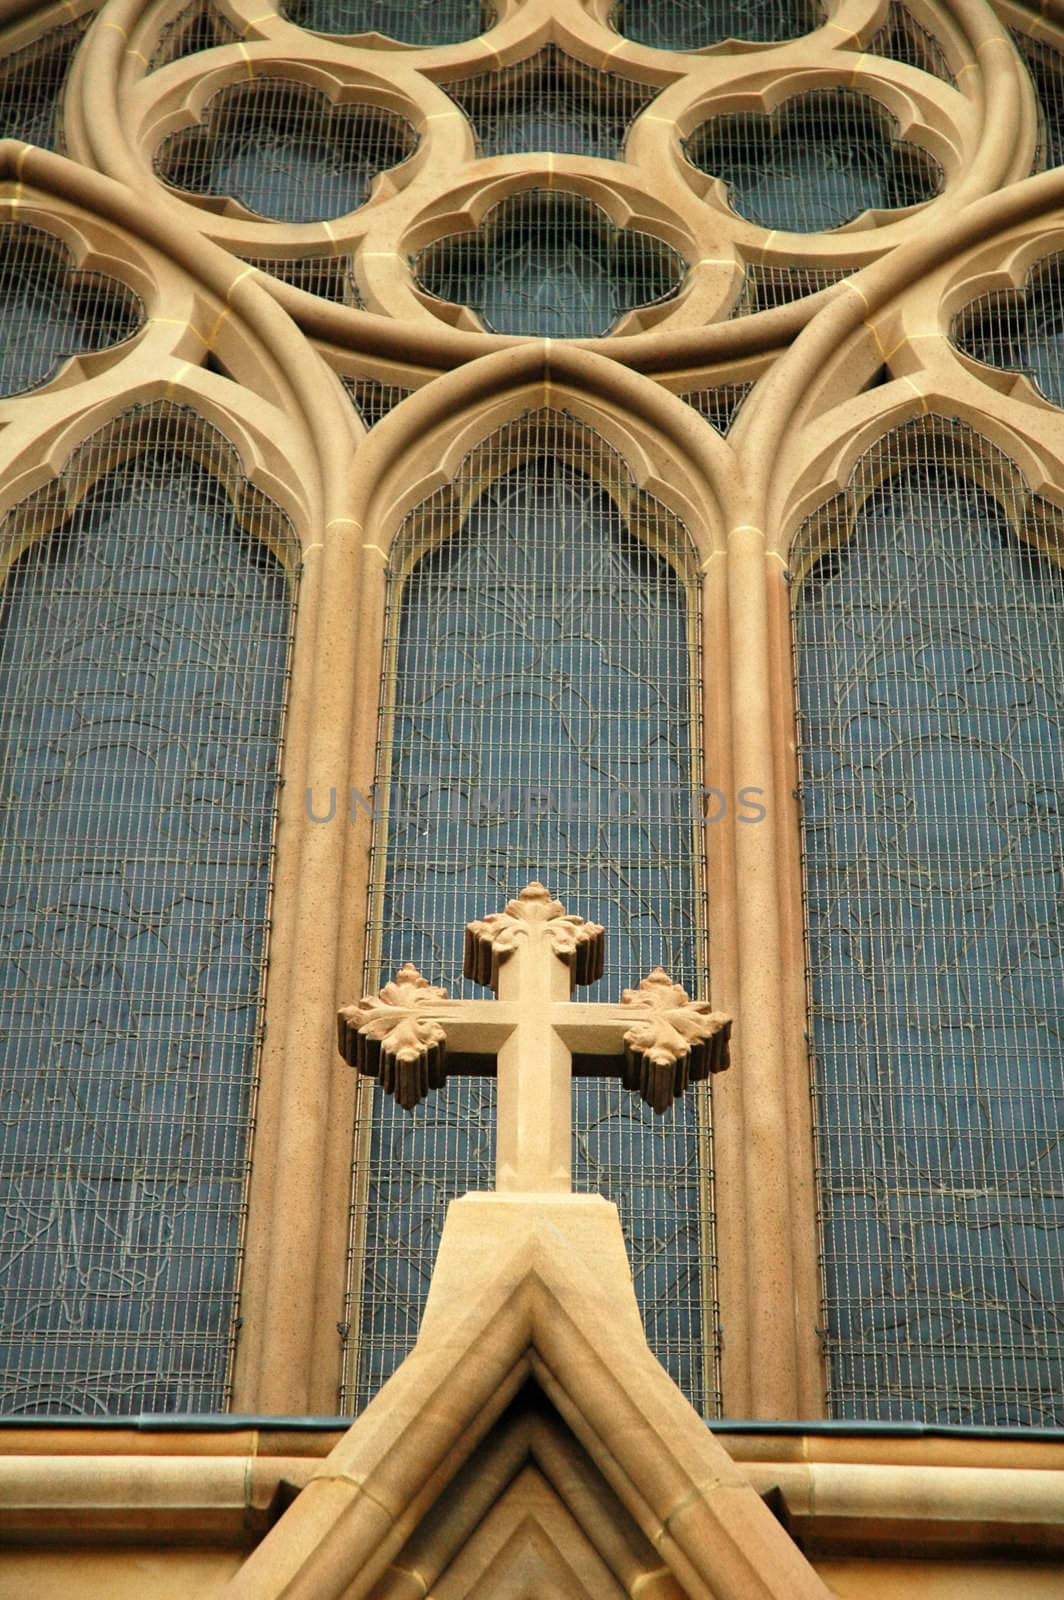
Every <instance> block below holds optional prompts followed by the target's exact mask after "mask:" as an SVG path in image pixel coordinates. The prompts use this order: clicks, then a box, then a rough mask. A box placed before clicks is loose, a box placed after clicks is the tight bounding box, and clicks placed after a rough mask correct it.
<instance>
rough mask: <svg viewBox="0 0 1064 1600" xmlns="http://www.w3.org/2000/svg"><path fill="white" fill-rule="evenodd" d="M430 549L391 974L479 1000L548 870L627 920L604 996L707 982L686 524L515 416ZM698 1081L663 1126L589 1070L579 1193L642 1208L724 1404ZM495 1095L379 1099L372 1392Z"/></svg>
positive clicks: (409, 679) (426, 517)
mask: <svg viewBox="0 0 1064 1600" xmlns="http://www.w3.org/2000/svg"><path fill="white" fill-rule="evenodd" d="M463 506H469V508H470V509H469V511H468V514H467V515H465V516H464V517H463V515H462V510H461V508H462V507H463ZM622 507H623V508H624V510H623V511H622V509H621V508H622ZM441 539H442V540H444V541H445V542H443V543H440V541H441ZM644 541H645V542H644ZM648 546H649V547H650V548H648ZM652 549H657V550H659V551H662V552H664V551H665V550H668V551H669V552H670V553H671V554H672V556H673V559H674V560H675V561H676V562H677V565H678V568H679V570H677V568H676V567H674V566H672V565H671V564H670V563H669V561H668V560H666V559H665V556H664V554H658V555H656V554H652ZM421 550H424V551H425V552H426V553H425V554H423V555H421V557H420V559H419V560H418V561H417V564H416V565H415V566H414V567H413V569H412V571H411V574H410V577H409V578H408V579H407V581H406V584H405V586H404V587H403V588H402V591H401V593H397V594H396V595H395V596H394V600H393V605H394V606H395V608H396V610H395V621H394V622H393V624H392V626H393V628H397V630H398V641H397V646H396V648H397V656H396V664H395V676H394V681H391V680H389V681H388V682H387V683H386V686H385V710H384V714H383V722H382V727H383V730H384V737H385V744H384V745H383V746H382V766H381V769H380V770H381V781H382V784H383V785H386V786H387V793H388V796H389V799H388V808H387V823H386V825H385V823H384V821H383V820H382V821H381V823H380V824H379V826H378V832H377V840H376V845H375V857H376V868H375V871H376V874H377V881H378V882H381V881H382V879H383V906H382V909H381V911H380V913H379V916H378V917H376V918H375V920H374V922H373V923H372V925H371V929H370V934H371V940H372V941H373V942H374V943H375V946H376V948H377V950H378V951H379V973H380V975H381V977H383V978H387V977H391V976H392V975H393V974H394V973H395V972H396V971H397V970H398V969H399V967H400V966H402V964H403V963H404V962H405V961H408V960H409V961H412V962H413V963H414V964H415V965H416V966H417V968H418V969H419V971H420V972H422V973H423V974H424V975H425V977H427V978H428V979H429V981H430V982H431V983H434V984H443V985H445V986H446V987H447V988H448V989H449V990H450V992H451V993H452V994H456V993H463V992H464V993H469V994H474V993H480V991H478V990H476V989H474V988H473V986H472V985H470V984H466V983H464V981H463V979H462V976H461V952H462V929H463V927H464V925H465V923H466V922H467V921H469V920H471V919H473V918H475V917H478V916H481V915H483V914H484V913H486V912H488V911H492V910H501V909H502V907H503V906H504V905H505V904H506V902H507V900H508V899H510V898H511V895H512V892H513V886H514V885H515V884H523V883H526V882H528V881H529V880H530V879H534V878H538V879H540V880H542V881H544V882H546V883H547V884H548V885H549V887H550V888H551V890H552V892H553V893H555V894H556V895H557V896H558V898H560V899H561V900H562V901H563V902H564V903H565V905H566V906H567V908H568V909H569V910H571V911H574V912H577V913H578V914H579V915H581V916H584V917H587V918H589V919H590V920H592V921H595V922H599V923H602V924H603V925H604V926H605V927H606V929H607V945H606V950H607V969H606V976H605V978H604V980H603V981H602V983H601V984H600V985H599V986H598V987H597V989H596V991H594V995H593V997H595V998H600V999H611V998H612V999H618V998H619V997H620V991H621V988H622V987H623V986H624V985H628V984H630V983H632V982H633V976H634V975H635V974H639V975H640V976H642V975H643V974H645V973H646V972H649V971H650V970H651V968H653V967H654V966H655V965H657V964H658V963H659V962H660V963H661V964H662V965H663V966H665V967H666V968H667V970H668V971H669V972H670V974H671V975H672V976H673V977H675V978H676V979H677V981H679V982H681V983H683V984H684V986H685V987H686V988H687V989H688V991H689V992H696V991H697V992H700V993H701V992H704V987H705V972H704V949H703V945H702V939H701V935H700V933H699V932H698V931H697V919H696V914H695V904H696V896H697V894H698V892H699V876H698V873H697V871H696V862H697V860H698V851H697V844H698V840H697V835H696V831H695V829H696V825H697V821H698V816H697V811H698V798H697V793H696V790H695V788H694V773H695V766H694V763H695V755H694V752H695V751H696V750H697V749H698V748H699V745H698V723H697V702H696V701H695V700H694V699H693V698H692V694H691V688H692V672H693V667H694V666H695V665H696V663H695V662H694V661H693V660H692V653H693V652H692V644H691V640H690V636H689V626H690V625H689V619H688V605H689V603H691V604H693V601H690V602H689V599H688V594H689V592H690V586H691V585H693V581H694V574H693V572H692V570H691V567H692V562H691V552H690V549H689V547H688V544H687V540H686V535H685V534H684V533H683V531H682V529H681V528H680V527H679V526H678V525H677V523H676V521H675V519H674V518H673V517H672V516H671V515H670V514H669V513H668V512H666V511H665V510H664V508H663V507H661V506H660V505H658V504H657V503H656V502H654V501H650V500H647V499H645V498H644V497H642V496H640V495H639V494H638V493H637V492H636V491H635V488H634V485H633V484H632V483H631V482H630V480H629V479H628V477H627V473H626V470H625V469H624V468H623V466H622V465H621V463H620V462H619V461H618V460H617V458H616V457H613V456H612V455H611V454H610V453H609V452H607V451H606V450H605V449H604V447H602V446H601V445H600V443H599V441H597V440H596V439H595V438H594V436H593V435H591V434H590V433H589V432H588V431H587V430H585V429H583V428H581V427H579V426H578V425H577V424H575V423H572V422H569V421H568V420H567V419H565V418H563V417H562V416H560V414H558V413H550V412H547V413H538V414H533V415H532V416H531V417H530V418H528V419H526V420H525V421H524V422H521V423H515V424H512V425H510V426H508V427H507V428H506V429H504V430H503V432H502V433H501V434H499V435H497V436H496V437H495V438H494V439H492V440H491V441H489V443H488V445H487V446H485V447H482V449H481V450H480V451H478V452H476V453H475V455H474V456H473V457H471V458H470V459H469V460H467V462H466V463H465V465H464V467H463V469H462V472H461V474H460V476H459V479H458V481H457V482H456V483H455V484H454V485H453V486H452V487H451V488H450V489H448V490H446V491H444V492H442V493H441V494H439V495H437V496H436V497H435V498H434V500H433V501H430V502H429V504H428V505H427V506H425V507H423V508H422V509H421V511H420V512H418V513H416V514H415V516H414V517H413V518H412V519H411V521H410V523H409V525H408V526H407V529H406V531H405V534H404V535H403V536H401V539H400V546H399V550H398V553H397V556H396V570H401V569H402V566H403V563H404V562H405V560H408V559H409V557H410V556H411V555H413V554H414V553H415V552H417V551H421ZM389 762H390V781H389V773H388V763H389ZM376 976H377V974H376V973H372V974H371V975H370V982H369V984H368V987H369V988H376V987H377V984H376V981H375V979H376ZM698 1095H699V1097H700V1107H701V1108H700V1109H699V1108H698V1107H696V1105H695V1103H694V1102H695V1097H694V1095H693V1094H692V1095H688V1096H687V1097H685V1100H684V1102H683V1103H682V1104H678V1105H676V1106H675V1107H674V1108H673V1109H672V1110H671V1111H670V1113H669V1114H668V1116H667V1117H663V1118H659V1119H655V1117H654V1115H653V1113H652V1112H650V1111H649V1110H648V1108H647V1107H645V1106H644V1105H642V1104H641V1102H639V1101H637V1100H635V1099H634V1097H632V1096H630V1095H627V1094H626V1093H625V1092H624V1090H623V1089H622V1088H621V1087H620V1085H619V1084H617V1083H613V1082H607V1081H605V1080H588V1079H584V1080H578V1081H577V1082H576V1083H575V1084H574V1089H573V1096H574V1127H575V1134H574V1186H575V1187H576V1188H578V1189H585V1190H597V1191H600V1192H603V1193H605V1194H607V1195H608V1196H609V1197H610V1198H612V1199H613V1200H615V1201H616V1202H617V1204H618V1205H619V1207H620V1213H621V1221H622V1225H623V1227H624V1229H625V1234H626V1237H627V1241H628V1246H629V1251H630V1254H631V1259H632V1264H633V1271H634V1275H635V1282H636V1289H637V1293H638V1295H639V1298H640V1303H641V1305H642V1307H643V1311H644V1316H645V1318H646V1322H647V1330H648V1338H649V1339H650V1343H651V1347H652V1348H653V1349H654V1350H655V1351H656V1353H657V1354H658V1356H659V1358H660V1359H661V1360H662V1361H663V1362H664V1363H665V1364H666V1366H667V1367H668V1368H669V1370H670V1371H671V1372H672V1374H673V1376H674V1377H675V1378H676V1379H677V1381H678V1382H679V1383H680V1384H681V1385H682V1387H683V1388H684V1391H685V1392H686V1393H687V1394H688V1395H689V1396H690V1398H691V1399H692V1401H693V1403H694V1404H695V1405H696V1406H700V1407H702V1408H704V1409H707V1410H709V1411H712V1412H715V1411H716V1410H717V1407H718V1404H719V1402H718V1397H717V1395H716V1392H715V1390H716V1379H715V1375H714V1370H713V1360H714V1331H713V1328H712V1326H704V1324H703V1320H702V1302H703V1296H704V1294H705V1293H706V1290H707V1289H709V1290H710V1292H711V1285H712V1271H713V1267H712V1260H711V1249H706V1248H705V1244H706V1237H707V1236H708V1233H709V1231H710V1230H711V1218H710V1216H709V1215H708V1211H707V1209H706V1207H705V1205H704V1198H705V1193H706V1191H707V1188H708V1184H709V1170H708V1161H707V1159H706V1149H707V1146H708V1132H707V1131H706V1129H705V1126H704V1123H705V1118H706V1115H707V1105H706V1101H705V1098H704V1089H703V1088H702V1087H701V1086H700V1087H699V1090H698ZM494 1100H495V1085H494V1083H493V1082H491V1081H490V1080H488V1081H484V1080H476V1079H469V1078H465V1079H453V1080H451V1081H449V1082H448V1084H447V1086H446V1088H445V1090H443V1091H441V1092H440V1093H439V1094H437V1095H435V1096H434V1097H433V1099H432V1102H431V1103H430V1105H428V1106H423V1107H421V1108H419V1110H418V1112H417V1113H416V1114H415V1115H414V1116H413V1117H412V1118H409V1117H407V1116H406V1115H405V1114H403V1113H400V1112H397V1111H395V1109H394V1107H393V1105H392V1102H391V1101H390V1100H388V1099H387V1097H385V1096H374V1097H373V1099H372V1104H371V1108H370V1109H369V1110H365V1109H364V1113H363V1114H364V1116H366V1117H367V1118H369V1123H370V1139H371V1158H370V1172H371V1176H370V1179H369V1190H368V1210H367V1211H366V1213H365V1214H359V1215H357V1216H356V1218H355V1229H356V1239H357V1238H358V1237H359V1236H361V1237H363V1238H364V1241H365V1268H364V1276H363V1281H362V1283H361V1285H358V1284H356V1285H353V1293H354V1295H355V1296H356V1303H355V1308H354V1309H355V1310H356V1312H357V1320H358V1323H359V1330H358V1331H359V1343H360V1350H359V1359H358V1362H357V1371H352V1372H351V1373H350V1378H349V1381H350V1388H349V1391H348V1401H347V1403H349V1404H350V1403H353V1404H354V1407H355V1409H358V1408H360V1407H361V1406H362V1405H363V1404H365V1403H366V1401H367V1400H368V1399H369V1398H371V1396H372V1395H373V1394H374V1393H375V1392H376V1390H377V1389H378V1388H379V1387H380V1385H381V1383H382V1382H383V1381H384V1380H385V1378H387V1377H388V1376H389V1375H390V1373H391V1372H392V1371H393V1370H394V1368H395V1366H396V1365H397V1364H398V1362H399V1361H400V1360H401V1359H402V1357H403V1356H404V1355H405V1353H406V1352H407V1350H408V1349H409V1348H410V1345H411V1344H412V1342H413V1338H414V1335H415V1333H416V1328H417V1323H418V1320H419V1318H420V1312H421V1308H422V1305H423V1303H424V1297H425V1293H426V1291H427V1287H428V1281H429V1276H430V1274H431V1270H432V1266H433V1262H434V1260H435V1253H436V1246H437V1243H438V1240H439V1232H440V1229H441V1227H442V1224H443V1217H444V1212H445V1209H446V1205H447V1202H448V1200H449V1199H451V1198H452V1197H454V1196H455V1195H457V1194H461V1193H463V1192H464V1191H465V1190H466V1189H484V1188H489V1187H490V1186H491V1182H492V1167H491V1159H492V1149H493V1144H494V1138H493V1126H494ZM365 1105H366V1102H365V1101H364V1102H363V1106H364V1108H365ZM703 1251H705V1253H704V1255H703ZM356 1259H357V1257H356ZM703 1273H704V1274H705V1281H704V1280H703ZM707 1363H708V1368H709V1374H710V1381H709V1386H708V1388H707V1386H706V1383H705V1381H704V1375H703V1373H704V1366H705V1365H706V1364H707Z"/></svg>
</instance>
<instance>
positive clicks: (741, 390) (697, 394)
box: [680, 383, 754, 433]
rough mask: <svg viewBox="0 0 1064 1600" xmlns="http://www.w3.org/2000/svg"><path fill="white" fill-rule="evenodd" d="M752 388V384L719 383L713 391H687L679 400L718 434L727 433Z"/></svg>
mask: <svg viewBox="0 0 1064 1600" xmlns="http://www.w3.org/2000/svg"><path fill="white" fill-rule="evenodd" d="M753 387H754V386H753V384H752V383H719V384H717V386H716V388H714V389H688V390H687V391H686V393H684V394H682V395H681V396H680V399H681V400H686V401H687V404H688V405H689V406H694V408H695V410H696V411H698V412H701V414H702V416H704V417H705V419H706V421H707V422H709V423H712V425H713V427H714V428H716V430H717V432H718V433H727V431H728V429H729V428H730V427H731V425H732V423H733V422H734V421H735V419H736V417H737V416H738V414H739V407H740V406H741V405H742V403H743V401H744V400H745V399H746V397H747V395H748V394H749V393H750V390H751V389H752V388H753Z"/></svg>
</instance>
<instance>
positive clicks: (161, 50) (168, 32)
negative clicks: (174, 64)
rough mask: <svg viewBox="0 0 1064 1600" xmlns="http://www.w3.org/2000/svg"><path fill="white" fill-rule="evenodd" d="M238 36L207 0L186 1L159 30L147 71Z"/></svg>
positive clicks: (227, 41)
mask: <svg viewBox="0 0 1064 1600" xmlns="http://www.w3.org/2000/svg"><path fill="white" fill-rule="evenodd" d="M239 37H240V35H239V33H238V32H237V30H236V29H235V28H234V27H233V24H232V23H231V22H230V21H229V18H228V17H226V16H223V14H222V13H221V12H220V11H219V10H218V8H217V7H216V6H213V5H211V3H210V0H190V3H189V4H188V5H185V6H182V7H181V9H180V10H179V11H176V12H175V13H174V15H173V16H172V17H171V18H170V20H169V22H167V23H166V25H165V27H163V28H162V29H161V30H160V33H159V42H158V44H157V45H156V46H155V49H154V50H153V51H152V56H151V61H150V62H149V64H148V70H149V71H150V72H154V71H155V70H156V69H157V68H158V67H165V66H167V65H168V64H169V63H170V62H171V61H180V60H181V59H182V57H184V56H194V55H198V54H199V52H200V51H201V50H213V49H214V47H215V46H216V45H220V44H232V42H233V41H234V40H235V39H239Z"/></svg>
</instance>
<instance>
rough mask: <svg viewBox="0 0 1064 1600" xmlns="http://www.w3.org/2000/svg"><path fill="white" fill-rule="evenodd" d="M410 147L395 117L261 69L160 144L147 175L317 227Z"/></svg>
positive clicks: (353, 203)
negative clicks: (153, 173)
mask: <svg viewBox="0 0 1064 1600" xmlns="http://www.w3.org/2000/svg"><path fill="white" fill-rule="evenodd" d="M416 146H417V135H416V134H415V133H414V130H413V128H412V127H411V126H410V125H409V123H407V122H404V121H403V119H402V118H401V117H398V116H396V115H395V113H394V112H391V111H385V110H384V109H383V108H382V107H380V106H368V105H337V104H336V103H335V102H334V101H332V100H330V99H329V97H328V95H327V94H325V93H324V92H323V91H322V90H321V89H315V88H312V87H311V86H310V85H309V84H305V83H298V82H295V81H294V80H292V79H288V78H271V77H269V76H268V75H267V74H266V73H262V74H260V75H259V76H258V77H256V78H253V79H251V80H250V81H249V82H245V83H231V84H227V85H226V87H225V88H224V89H220V90H219V91H218V93H217V94H215V95H213V96H212V97H211V99H210V100H208V102H207V104H206V106H205V107H204V112H203V121H202V122H200V123H198V124H197V125H196V126H195V127H194V128H186V129H184V130H182V131H181V132H180V133H175V134H171V135H170V137H169V138H168V139H166V140H164V141H163V143H162V145H161V146H160V147H159V150H158V152H157V154H156V157H155V169H156V171H157V172H158V174H159V176H160V177H161V178H163V179H164V180H165V181H166V182H167V183H168V184H170V185H172V187H173V188H175V189H181V190H184V191H185V192H186V193H187V194H193V195H216V196H227V197H229V198H230V199H233V200H236V201H238V202H239V203H240V204H241V205H242V206H244V207H246V209H247V210H248V211H251V212H254V213H255V215H256V216H261V217H269V218H271V219H273V220H275V221H279V222H319V221H324V220H327V219H328V218H330V217H339V216H343V215H344V214H345V213H346V212H348V211H354V210H355V209H356V208H357V207H358V206H360V205H363V204H364V203H365V201H366V200H368V199H369V192H370V185H371V184H372V182H373V179H374V178H375V177H376V176H377V174H378V173H380V172H384V171H386V170H387V169H389V168H391V167H397V166H399V165H400V163H401V162H403V161H405V160H406V159H407V157H408V156H410V155H412V154H413V153H414V150H415V148H416Z"/></svg>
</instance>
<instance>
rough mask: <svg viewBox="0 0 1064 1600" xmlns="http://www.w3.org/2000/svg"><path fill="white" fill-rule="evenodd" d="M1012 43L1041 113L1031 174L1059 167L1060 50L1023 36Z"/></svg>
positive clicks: (1063, 70) (1063, 78)
mask: <svg viewBox="0 0 1064 1600" xmlns="http://www.w3.org/2000/svg"><path fill="white" fill-rule="evenodd" d="M1012 42H1013V43H1014V44H1015V46H1016V48H1017V50H1018V51H1019V52H1020V55H1021V56H1022V57H1023V64H1024V66H1025V67H1026V68H1027V71H1028V73H1029V74H1030V78H1031V82H1032V84H1033V85H1034V92H1035V96H1036V98H1037V100H1038V104H1039V106H1040V107H1041V111H1042V129H1041V137H1040V139H1039V148H1038V153H1037V156H1036V159H1035V164H1034V170H1035V171H1036V172H1041V171H1042V168H1043V167H1059V166H1060V165H1061V163H1062V162H1064V61H1062V59H1061V55H1060V51H1059V50H1054V49H1053V48H1052V46H1051V45H1048V44H1045V43H1044V42H1043V41H1042V40H1038V39H1029V38H1028V37H1027V35H1026V34H1022V33H1013V35H1012Z"/></svg>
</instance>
